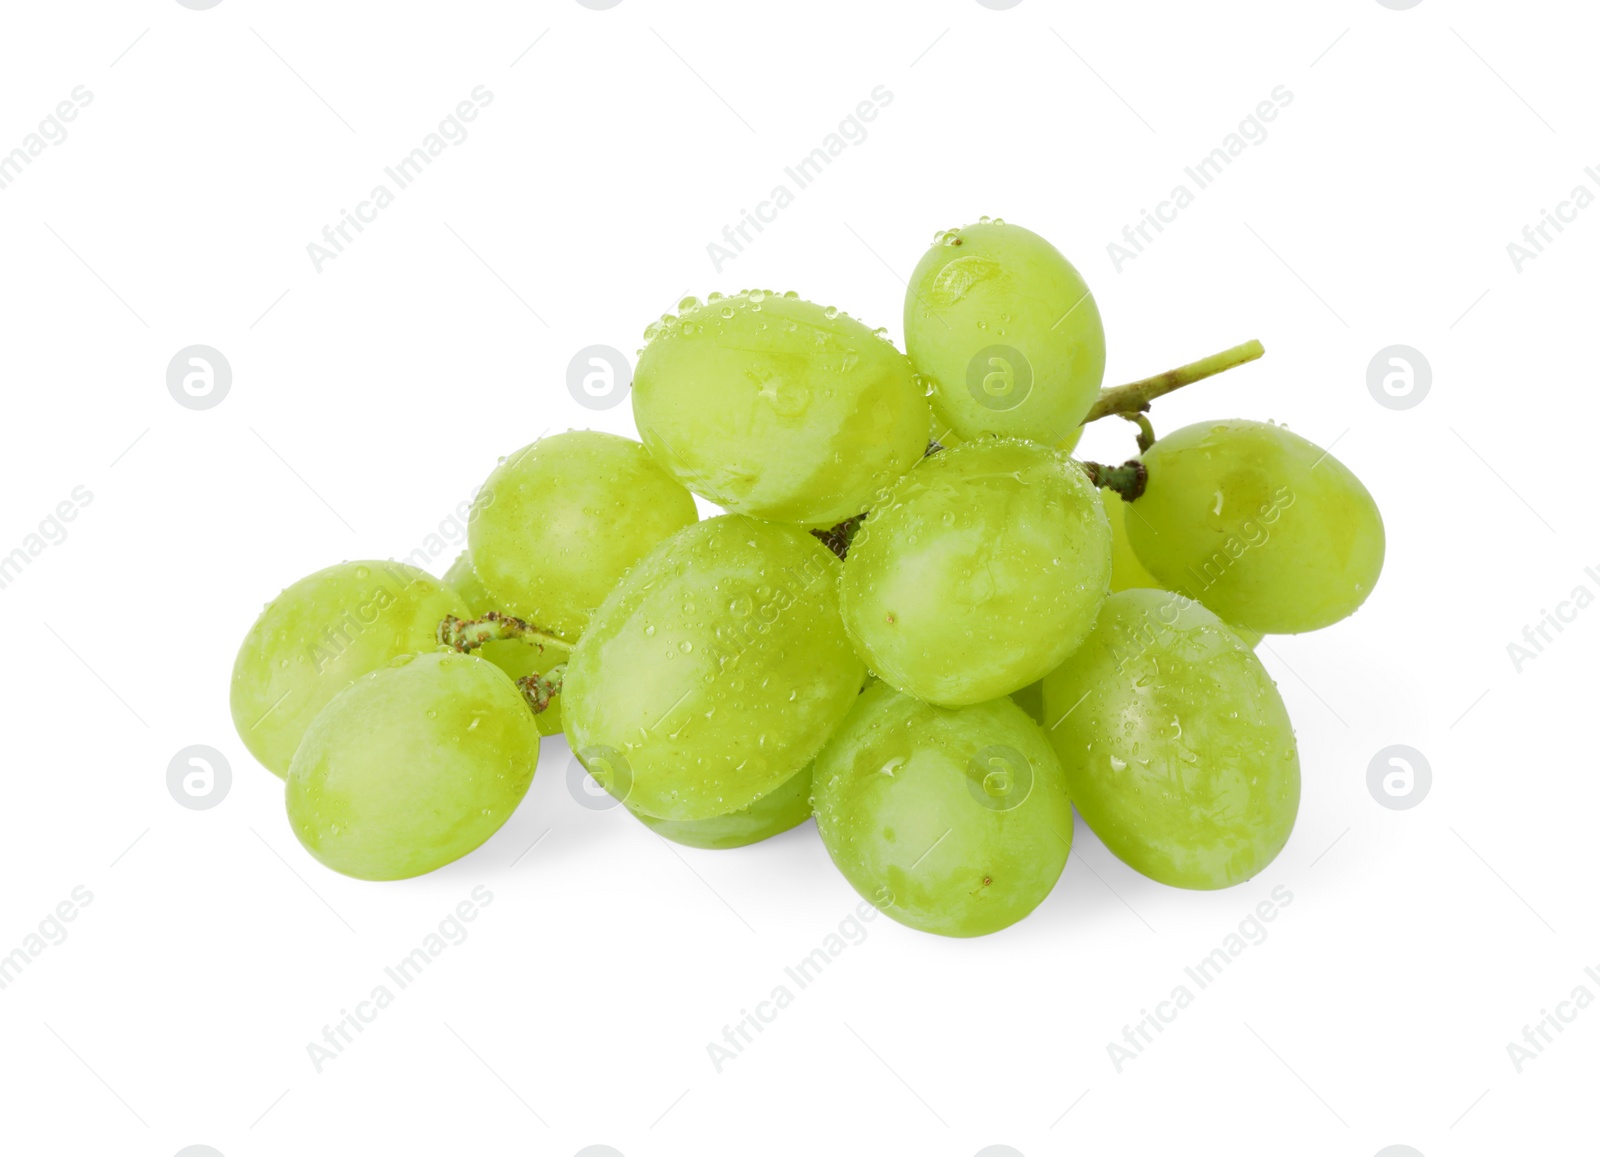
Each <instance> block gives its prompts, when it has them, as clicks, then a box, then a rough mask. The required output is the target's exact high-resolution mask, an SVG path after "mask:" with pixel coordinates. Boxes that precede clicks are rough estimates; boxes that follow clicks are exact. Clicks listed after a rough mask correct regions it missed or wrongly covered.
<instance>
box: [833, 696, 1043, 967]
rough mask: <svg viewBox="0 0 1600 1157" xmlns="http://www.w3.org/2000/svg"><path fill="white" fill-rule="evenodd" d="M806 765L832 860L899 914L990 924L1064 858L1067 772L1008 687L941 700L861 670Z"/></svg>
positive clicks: (981, 929) (1031, 903)
mask: <svg viewBox="0 0 1600 1157" xmlns="http://www.w3.org/2000/svg"><path fill="white" fill-rule="evenodd" d="M813 774H814V777H815V779H814V785H813V793H814V801H813V802H814V805H815V810H816V816H817V830H818V831H819V832H820V833H821V835H822V842H823V845H824V846H825V847H826V848H827V849H828V854H829V855H830V856H831V857H833V862H834V863H835V864H836V865H837V866H838V868H839V870H840V871H841V872H843V873H844V877H845V879H847V880H849V881H850V885H851V886H852V887H853V888H855V890H856V891H857V892H859V893H861V895H862V896H864V897H866V898H867V899H868V900H870V901H871V902H872V903H873V904H874V905H876V906H877V907H878V908H879V909H881V910H882V911H884V912H887V913H888V914H889V915H890V916H892V917H894V919H896V920H898V921H900V922H901V923H902V924H906V925H909V926H910V927H912V928H917V929H920V930H922V931H924V932H936V933H938V934H940V935H943V936H982V935H985V934H986V933H990V932H997V931H999V930H1000V929H1002V928H1005V927H1008V926H1010V925H1012V924H1015V923H1016V922H1017V921H1018V920H1021V919H1022V918H1023V917H1024V916H1026V915H1027V914H1028V913H1029V912H1032V911H1033V910H1034V909H1035V908H1036V907H1038V906H1039V904H1040V902H1042V901H1043V900H1044V898H1045V897H1046V896H1048V895H1049V894H1050V889H1051V888H1053V887H1054V886H1055V883H1056V880H1057V879H1059V878H1060V876H1061V870H1062V868H1063V867H1065V866H1066V862H1067V852H1068V851H1069V850H1070V848H1071V846H1072V804H1071V801H1070V800H1069V798H1068V794H1067V784H1066V778H1065V777H1064V776H1063V775H1062V772H1061V766H1060V764H1059V762H1058V761H1057V759H1056V755H1055V752H1053V751H1052V750H1051V749H1050V744H1049V743H1047V742H1046V741H1045V738H1044V736H1043V735H1042V734H1041V733H1040V731H1039V728H1038V727H1037V726H1036V725H1035V724H1034V722H1033V721H1032V720H1031V719H1029V718H1028V717H1027V716H1026V715H1024V714H1023V713H1022V711H1021V709H1020V708H1018V707H1017V706H1016V705H1015V704H1013V703H1012V702H1011V701H1010V700H1009V699H996V700H993V701H992V702H989V703H980V704H976V705H974V706H971V707H962V708H958V709H955V710H949V709H946V708H940V707H933V706H930V705H928V704H925V703H919V702H918V701H917V700H915V699H912V698H910V697H909V696H906V695H902V694H900V693H899V692H897V691H895V690H894V689H893V688H892V687H890V686H888V685H887V684H885V683H874V684H873V685H872V686H870V687H868V688H867V690H866V691H864V692H863V693H862V694H861V697H860V698H859V700H858V701H857V702H856V705H855V706H854V707H853V708H852V709H851V711H850V714H849V715H847V716H846V717H845V720H844V722H843V723H842V724H840V725H839V729H838V731H836V732H835V733H834V735H833V738H831V739H830V740H829V741H828V744H827V746H826V747H824V748H823V750H822V754H821V755H819V756H818V757H817V763H816V767H815V770H814V773H813Z"/></svg>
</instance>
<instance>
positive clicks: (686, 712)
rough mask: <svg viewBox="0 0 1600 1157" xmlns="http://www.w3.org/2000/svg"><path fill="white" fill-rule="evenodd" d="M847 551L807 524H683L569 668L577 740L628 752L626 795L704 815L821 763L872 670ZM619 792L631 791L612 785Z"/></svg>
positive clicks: (614, 753)
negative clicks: (847, 599)
mask: <svg viewBox="0 0 1600 1157" xmlns="http://www.w3.org/2000/svg"><path fill="white" fill-rule="evenodd" d="M838 573H839V560H838V559H837V558H835V557H834V556H833V554H832V553H831V552H830V551H829V550H828V549H827V547H825V546H823V545H822V544H821V543H820V542H818V541H817V540H816V539H815V538H813V537H812V536H811V535H810V534H808V533H806V532H805V531H803V530H800V529H799V528H797V527H789V526H781V525H778V524H775V523H764V522H758V521H756V520H755V519H751V518H746V517H744V516H742V515H723V516H721V517H719V518H712V519H707V520H706V521H705V522H701V523H697V524H695V525H694V526H690V527H687V528H685V529H684V530H681V531H679V532H678V533H677V534H676V535H674V536H673V537H672V538H670V539H668V540H667V541H666V542H664V543H662V544H661V546H660V547H658V548H657V549H656V550H655V551H653V552H652V553H651V554H650V555H648V556H647V557H646V558H645V559H644V560H643V561H641V562H640V563H639V565H638V566H636V567H634V569H633V570H632V571H630V572H629V573H628V575H627V577H626V578H624V579H623V580H622V582H621V583H620V584H619V585H618V586H617V589H616V590H614V591H612V592H611V595H610V596H609V597H608V598H607V599H606V601H605V603H604V604H603V605H602V606H601V608H600V610H599V613H597V614H596V615H595V617H594V620H593V622H592V623H590V625H589V629H588V630H587V631H585V632H584V635H583V637H582V639H580V640H579V642H578V645H577V647H576V648H575V649H574V650H573V652H572V659H571V661H570V662H569V663H568V665H567V671H566V683H565V689H564V691H563V698H564V699H565V704H564V707H563V715H564V717H565V723H566V732H567V738H568V740H569V741H570V742H571V745H572V750H573V751H574V752H576V753H577V755H578V758H579V759H580V760H582V761H583V762H584V765H585V766H586V767H590V769H591V771H592V770H593V767H592V766H591V761H592V759H593V758H594V757H595V756H596V755H599V756H600V757H602V758H603V759H604V760H605V761H606V762H607V763H608V764H617V763H619V761H620V764H621V765H622V766H625V768H626V775H623V776H612V777H608V779H612V780H621V779H626V780H627V783H628V786H627V788H626V790H624V791H621V792H620V795H621V797H622V798H624V799H626V800H627V801H628V802H629V803H631V804H633V806H634V807H636V808H638V809H639V810H641V811H644V812H646V813H648V814H650V815H653V816H658V817H660V818H662V819H671V820H703V819H709V818H710V817H712V816H719V815H726V814H727V813H728V812H731V811H738V810H740V809H742V808H745V807H748V806H749V805H750V804H751V803H754V802H755V801H756V800H757V799H759V798H761V797H762V796H765V795H767V794H768V793H769V792H771V791H773V790H775V789H776V788H777V787H778V786H779V785H780V784H782V783H783V782H784V781H785V780H787V779H788V778H789V777H791V776H792V775H794V774H795V773H796V772H798V771H799V770H801V769H802V768H803V767H805V765H806V764H807V763H809V762H811V758H812V757H813V756H814V755H815V754H816V753H817V750H818V748H820V747H821V746H822V742H823V740H824V739H826V738H827V735H828V732H829V731H830V730H831V729H832V727H833V725H834V724H835V723H837V722H838V721H839V719H840V718H841V717H842V716H843V715H844V713H845V712H846V711H847V710H848V709H849V707H850V704H851V703H852V702H854V700H855V697H856V693H857V691H858V689H859V688H860V686H861V681H862V677H863V675H864V670H863V668H862V664H861V660H860V659H858V658H856V655H855V652H854V651H853V650H852V649H851V646H850V641H849V639H847V638H846V637H845V633H844V626H843V624H842V623H840V621H839V607H838V593H837V583H838ZM607 787H608V789H611V790H613V792H614V794H618V793H619V792H618V789H617V788H615V787H614V785H613V783H611V782H608V783H607Z"/></svg>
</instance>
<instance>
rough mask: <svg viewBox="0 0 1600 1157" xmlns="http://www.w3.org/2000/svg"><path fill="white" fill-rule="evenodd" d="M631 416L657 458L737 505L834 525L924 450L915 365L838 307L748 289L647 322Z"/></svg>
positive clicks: (769, 515) (926, 421)
mask: <svg viewBox="0 0 1600 1157" xmlns="http://www.w3.org/2000/svg"><path fill="white" fill-rule="evenodd" d="M646 336H647V338H648V344H646V346H645V348H644V350H643V352H642V353H641V354H640V355H639V366H638V369H637V370H636V371H635V373H634V376H633V416H634V421H635V422H636V423H637V424H638V426H639V433H640V436H641V437H643V439H644V444H645V445H646V446H648V447H649V448H650V452H651V453H652V454H654V455H655V457H656V459H657V460H658V461H659V462H660V463H661V464H662V465H663V466H665V467H666V468H667V469H668V470H670V471H672V473H673V474H674V475H675V476H676V477H677V479H678V481H680V482H682V483H683V484H684V485H685V486H687V487H688V488H689V489H690V490H693V491H694V492H695V493H696V494H701V495H704V496H705V497H706V498H709V499H710V500H711V501H713V502H715V503H717V504H718V505H720V506H723V507H725V508H726V509H728V510H730V511H734V512H736V513H741V514H750V515H754V516H755V517H757V518H765V519H771V520H773V521H777V522H798V523H802V524H804V525H807V526H832V525H833V524H835V523H837V522H840V521H842V520H844V519H846V518H850V517H852V516H854V515H857V514H860V513H861V512H862V511H863V510H865V509H866V508H867V507H868V506H869V505H870V504H871V503H872V501H873V498H874V496H875V495H876V494H877V493H878V492H879V491H880V490H882V489H883V488H884V487H886V486H887V485H889V484H890V483H891V482H893V481H894V480H895V479H896V478H898V477H899V476H900V475H901V474H903V473H905V472H906V471H907V470H909V469H910V468H911V467H912V465H913V464H915V462H916V461H917V459H918V458H920V457H921V456H922V453H923V451H924V450H925V449H926V448H927V445H928V437H929V432H930V429H931V427H932V419H931V417H930V415H929V412H928V401H927V398H926V397H925V396H924V395H923V391H922V390H921V389H920V388H919V387H918V385H917V383H916V381H915V380H914V378H913V376H912V373H911V363H910V362H909V361H907V360H906V357H905V355H904V354H902V353H900V351H899V350H897V349H895V348H894V346H893V345H891V344H890V343H889V341H888V340H887V339H886V338H883V337H881V336H879V334H877V333H874V332H873V331H872V330H870V329H868V328H867V327H866V326H864V325H862V324H861V323H860V322H859V321H856V320H855V319H854V318H851V317H847V316H846V315H845V314H842V313H840V312H839V311H838V310H836V309H833V308H832V307H831V306H830V307H828V308H824V307H822V306H820V305H813V304H812V303H811V302H809V301H801V300H800V299H799V298H797V297H795V296H794V295H793V294H782V295H780V294H773V293H764V292H762V291H760V290H750V291H747V292H745V293H740V294H737V295H736V296H733V297H722V296H720V295H717V294H713V295H712V298H711V300H710V301H707V302H706V303H704V304H700V303H699V302H697V301H695V299H693V298H689V299H686V301H685V303H684V306H683V307H682V311H681V313H680V314H679V316H678V317H675V318H674V317H668V318H665V319H663V321H662V322H661V323H659V324H657V325H653V326H651V328H650V330H649V331H648V333H647V335H646Z"/></svg>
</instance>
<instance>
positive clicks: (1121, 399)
mask: <svg viewBox="0 0 1600 1157" xmlns="http://www.w3.org/2000/svg"><path fill="white" fill-rule="evenodd" d="M1266 352H1267V351H1266V350H1265V349H1264V348H1263V347H1262V345H1261V343H1260V342H1258V341H1247V342H1245V343H1244V344H1243V345H1236V346H1234V347H1233V348H1232V349H1227V350H1223V351H1222V352H1221V353H1219V354H1212V355H1211V356H1210V357H1208V358H1201V359H1200V360H1199V361H1197V362H1190V363H1189V364H1188V365H1186V366H1179V367H1178V368H1177V369H1175V370H1168V371H1167V372H1166V373H1164V374H1157V375H1156V376H1155V377H1153V378H1141V379H1140V380H1139V381H1137V382H1129V383H1128V384H1127V385H1125V386H1113V387H1112V388H1111V389H1109V390H1101V391H1100V396H1099V397H1098V398H1097V399H1095V403H1094V405H1092V406H1090V407H1089V413H1088V416H1086V417H1085V418H1084V419H1083V424H1084V425H1088V424H1089V423H1090V422H1093V421H1097V420H1098V419H1100V418H1105V417H1109V416H1110V415H1112V414H1135V413H1143V412H1144V411H1145V410H1148V409H1149V408H1150V403H1151V402H1153V401H1154V400H1155V399H1157V398H1159V397H1161V395H1162V394H1170V393H1172V391H1173V390H1179V389H1182V388H1183V387H1184V386H1188V385H1192V384H1194V383H1195V382H1198V381H1203V380H1204V379H1206V378H1209V377H1211V376H1212V375H1213V374H1220V373H1222V372H1223V371H1224V370H1231V369H1233V368H1234V367H1235V366H1242V365H1244V364H1245V363H1247V362H1253V361H1255V360H1256V359H1257V358H1258V357H1260V356H1261V355H1262V354H1264V353H1266Z"/></svg>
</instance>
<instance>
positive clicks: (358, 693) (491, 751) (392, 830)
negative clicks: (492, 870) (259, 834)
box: [287, 652, 539, 880]
mask: <svg viewBox="0 0 1600 1157" xmlns="http://www.w3.org/2000/svg"><path fill="white" fill-rule="evenodd" d="M538 761H539V732H538V730H537V729H536V728H535V727H534V725H533V713H532V712H530V711H529V710H528V707H527V704H526V703H525V702H524V701H523V698H522V693H521V692H520V691H518V690H517V688H516V687H515V686H514V685H513V684H512V682H511V680H510V679H508V678H507V677H506V675H505V673H504V672H502V671H501V670H500V669H499V668H497V667H495V666H494V664H492V663H488V662H485V661H484V660H482V659H479V658H477V657H476V656H474V655H460V654H453V653H448V652H446V653H432V654H427V655H418V656H416V657H414V658H411V659H409V660H397V661H396V665H395V666H391V667H385V668H383V669H382V670H379V671H374V672H372V673H371V674H369V675H366V676H364V677H363V678H361V679H360V680H358V681H357V682H356V683H355V684H354V685H352V686H351V687H349V688H348V689H346V690H345V691H344V692H342V693H341V694H340V695H339V696H338V697H337V698H335V699H334V701H333V702H332V703H330V704H328V706H327V707H326V708H324V709H323V712H322V714H320V715H318V716H317V718H316V721H315V722H314V723H312V725H311V727H310V729H309V730H307V732H306V736H305V740H304V742H302V743H301V745H300V750H299V751H297V752H296V753H295V757H294V762H293V763H292V764H291V765H290V767H289V777H288V791H287V800H288V809H289V823H290V826H291V827H293V828H294V834H295V835H296V836H297V837H299V840H300V842H301V843H302V844H304V845H305V847H306V850H307V851H309V852H310V853H311V854H312V855H313V856H315V857H316V858H317V859H318V860H320V861H321V862H322V863H323V864H325V865H327V866H328V867H330V868H332V869H333V870H334V871H336V872H342V873H344V874H345V875H347V876H355V877H356V878H358V879H362V880H401V879H405V878H407V877H409V876H420V875H421V874H422V873H424V872H431V871H433V870H434V869H435V868H441V867H443V866H444V865H445V864H448V863H450V862H452V861H454V860H459V859H460V858H461V857H462V856H464V855H466V854H467V853H468V852H470V851H472V850H473V849H474V848H476V847H478V846H479V845H480V844H482V843H483V842H484V841H485V840H487V839H488V838H489V837H490V836H492V835H493V834H494V833H495V832H496V831H498V830H499V829H500V825H501V824H503V823H505V822H506V820H507V819H508V818H510V816H511V813H512V812H513V811H515V810H516V807H517V804H518V803H520V802H521V801H522V797H523V796H524V795H525V794H526V793H527V791H528V784H529V782H530V781H531V780H532V779H533V770H534V766H535V765H536V764H537V763H538Z"/></svg>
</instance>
